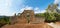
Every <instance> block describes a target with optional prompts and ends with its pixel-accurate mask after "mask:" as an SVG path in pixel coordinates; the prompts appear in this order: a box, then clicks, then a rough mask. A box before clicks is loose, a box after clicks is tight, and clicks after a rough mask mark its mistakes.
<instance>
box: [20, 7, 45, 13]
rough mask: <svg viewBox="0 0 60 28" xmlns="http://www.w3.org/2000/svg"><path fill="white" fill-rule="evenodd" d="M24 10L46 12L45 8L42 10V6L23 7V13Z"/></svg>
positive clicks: (21, 10)
mask: <svg viewBox="0 0 60 28" xmlns="http://www.w3.org/2000/svg"><path fill="white" fill-rule="evenodd" d="M24 10H34V13H44V12H45V10H40V8H38V7H35V8H33V7H29V6H28V7H27V6H26V7H24V8H22V9H20V13H22V12H23V11H24Z"/></svg>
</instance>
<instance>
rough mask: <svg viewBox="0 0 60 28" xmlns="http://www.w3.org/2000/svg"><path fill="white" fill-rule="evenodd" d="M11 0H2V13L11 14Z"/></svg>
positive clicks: (0, 1)
mask: <svg viewBox="0 0 60 28" xmlns="http://www.w3.org/2000/svg"><path fill="white" fill-rule="evenodd" d="M10 6H11V0H0V15H7V16H9V15H10V9H9V8H10Z"/></svg>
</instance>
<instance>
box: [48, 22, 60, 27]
mask: <svg viewBox="0 0 60 28" xmlns="http://www.w3.org/2000/svg"><path fill="white" fill-rule="evenodd" d="M47 24H48V25H49V26H51V27H53V28H60V22H56V23H47Z"/></svg>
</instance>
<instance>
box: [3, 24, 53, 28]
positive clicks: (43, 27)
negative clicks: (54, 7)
mask: <svg viewBox="0 0 60 28" xmlns="http://www.w3.org/2000/svg"><path fill="white" fill-rule="evenodd" d="M2 28H53V27H51V26H49V25H47V24H14V25H5V26H3V27H2Z"/></svg>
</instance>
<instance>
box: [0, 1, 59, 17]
mask: <svg viewBox="0 0 60 28" xmlns="http://www.w3.org/2000/svg"><path fill="white" fill-rule="evenodd" d="M52 3H54V4H57V3H58V4H60V0H0V15H6V16H12V15H14V13H16V14H17V13H22V12H23V11H24V10H26V9H28V10H29V9H32V10H34V12H35V13H44V12H45V9H46V8H47V7H48V5H49V4H52ZM59 8H60V6H59Z"/></svg>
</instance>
